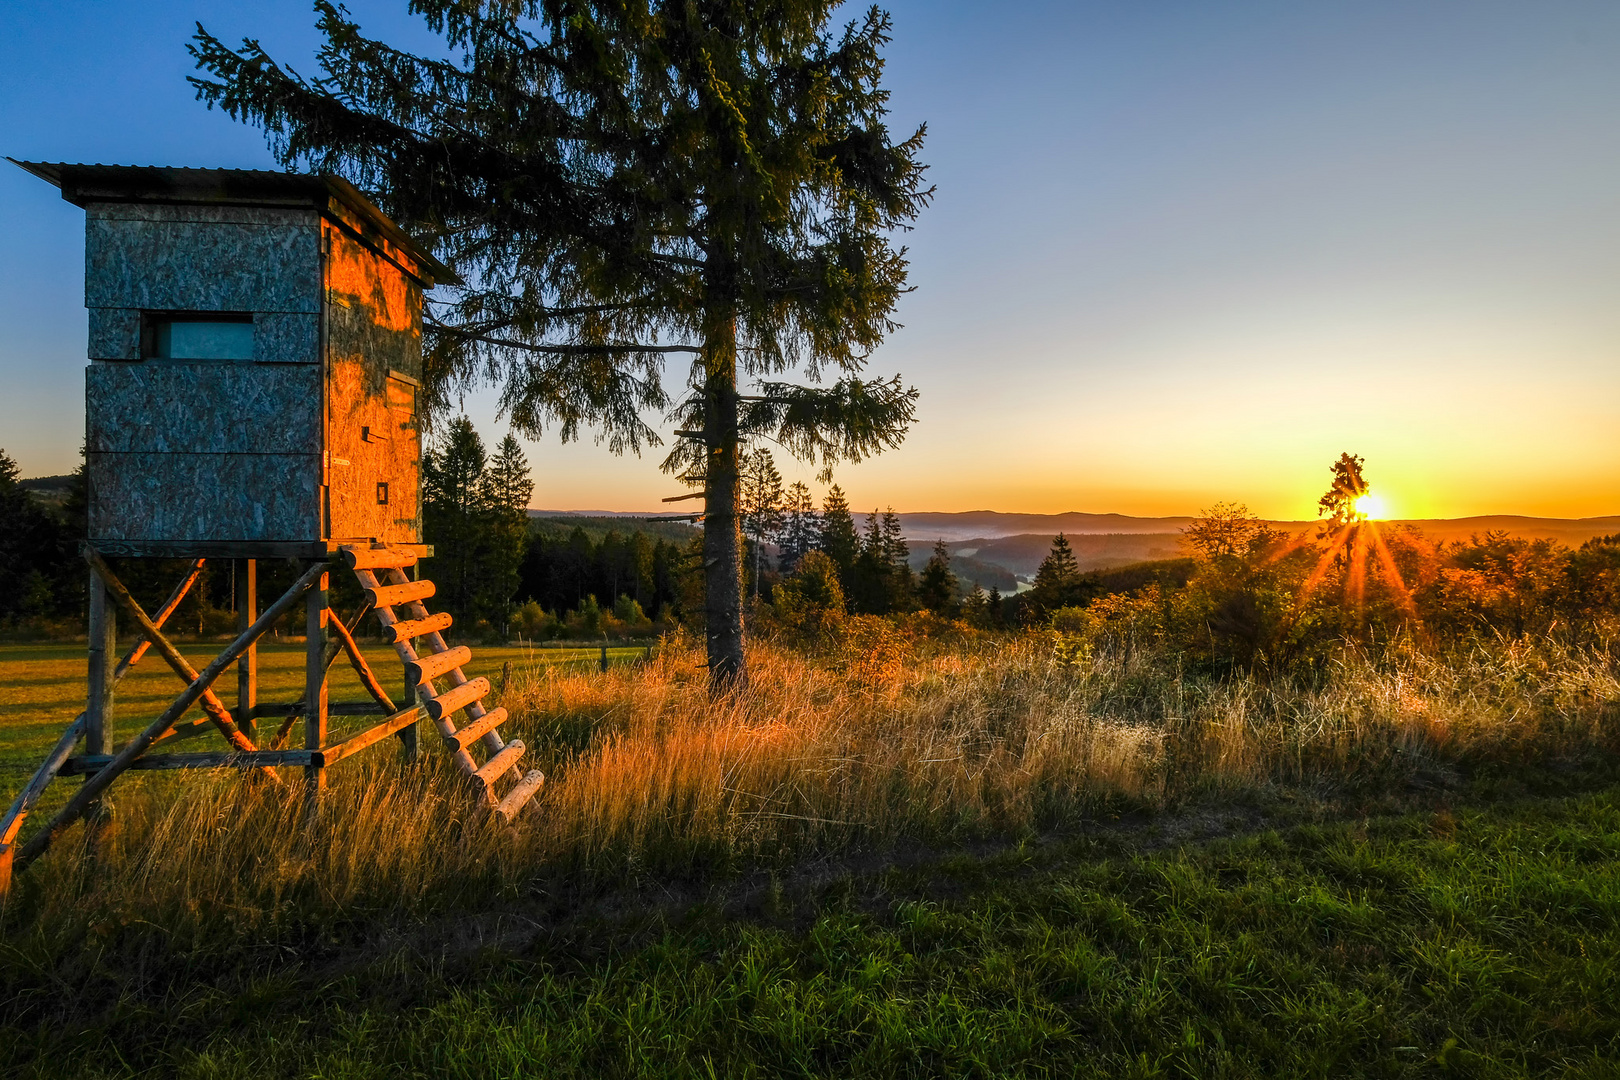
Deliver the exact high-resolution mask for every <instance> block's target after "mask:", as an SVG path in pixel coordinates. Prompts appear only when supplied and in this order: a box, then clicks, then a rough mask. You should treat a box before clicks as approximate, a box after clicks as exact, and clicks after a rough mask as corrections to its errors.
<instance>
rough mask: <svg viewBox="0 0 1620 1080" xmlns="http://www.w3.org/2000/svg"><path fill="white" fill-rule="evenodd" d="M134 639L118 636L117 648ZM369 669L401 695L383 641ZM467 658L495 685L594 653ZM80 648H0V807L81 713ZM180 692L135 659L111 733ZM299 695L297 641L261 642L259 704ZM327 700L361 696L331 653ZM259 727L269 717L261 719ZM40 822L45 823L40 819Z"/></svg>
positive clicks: (228, 699)
mask: <svg viewBox="0 0 1620 1080" xmlns="http://www.w3.org/2000/svg"><path fill="white" fill-rule="evenodd" d="M132 644H133V642H132V641H129V640H125V641H121V642H119V646H120V653H119V655H120V656H122V655H123V650H127V649H128V648H129V647H130V645H132ZM225 645H226V643H225V642H203V643H200V644H198V643H192V644H180V645H178V646H177V647H178V648H179V649H180V652H181V654H182V655H184V656H185V658H186V659H187V660H188V661H189V662H190V663H191V665H192V667H194V668H197V669H199V670H201V669H202V668H203V667H205V666H206V665H207V664H208V662H209V661H210V660H212V659H213V658H214V657H215V656H216V655H218V654H219V652H220V651H221V650H222V649H224V648H225ZM360 647H361V651H362V652H363V653H365V655H366V658H367V660H368V662H370V664H371V666H372V670H374V671H375V672H377V677H378V678H379V679H380V680H382V683H383V687H384V688H385V689H387V690H388V691H389V693H390V694H394V693H396V692H397V693H400V694H401V695H403V690H404V675H403V671H402V669H401V667H400V664H399V661H398V660H397V659H396V658H395V656H394V650H393V649H392V648H391V647H389V646H387V645H377V644H368V643H367V642H365V641H362V642H361V643H360ZM472 650H473V660H472V663H471V664H469V665H467V668H466V671H467V674H468V675H470V676H472V677H475V678H476V677H477V676H480V675H483V676H486V677H487V678H488V679H489V680H490V682H491V683H498V682H499V681H500V675H501V669H502V667H503V665H505V664H506V663H507V662H508V661H510V662H511V663H512V665H513V667H514V668H519V669H527V668H539V667H543V666H559V667H564V668H569V669H572V670H591V669H593V668H594V667H595V666H596V665H597V664H598V663H599V662H600V655H601V654H600V651H599V650H598V649H593V648H560V649H550V648H540V649H529V648H527V647H522V648H515V647H490V646H480V645H476V644H475V645H473V646H472ZM643 651H644V650H643V648H642V647H639V646H638V647H633V648H610V649H609V650H608V659H609V663H616V664H622V663H627V662H629V661H631V660H634V659H635V658H636V657H638V656H641V655H642V653H643ZM85 664H86V660H85V648H84V645H82V644H78V645H71V644H60V645H59V644H45V645H32V644H29V645H17V644H0V806H4V805H9V804H10V802H11V799H12V798H13V797H14V796H15V795H16V793H17V791H18V790H19V789H20V788H21V787H22V786H23V784H25V783H26V782H27V781H28V777H29V776H31V775H32V774H33V772H34V770H35V769H37V768H38V767H39V763H40V761H41V760H42V759H43V758H44V756H45V753H46V751H47V750H48V749H49V748H50V747H51V745H52V744H54V743H55V742H56V740H57V739H58V738H59V737H61V734H62V732H63V730H64V729H65V728H66V727H67V726H68V724H70V723H72V722H73V718H74V717H75V716H77V715H79V713H80V712H81V711H83V709H84V694H85ZM214 686H215V690H216V691H217V692H218V693H219V695H220V698H221V699H222V700H223V701H224V702H225V703H226V705H231V704H234V703H235V700H236V697H235V694H236V675H235V672H234V669H233V670H230V671H227V672H225V674H224V675H223V676H221V677H220V680H219V682H217V683H215V684H214ZM183 689H185V687H184V685H183V684H182V683H181V682H180V680H179V677H178V676H176V675H175V674H174V673H173V672H172V671H171V670H169V667H168V665H166V664H165V663H164V662H163V658H162V657H160V656H158V655H157V653H156V652H154V651H151V650H148V651H147V654H146V656H145V657H143V658H142V660H141V662H140V663H139V664H137V665H136V666H135V667H134V668H132V669H131V670H130V672H129V674H128V675H126V676H125V677H124V679H123V681H122V682H120V683H119V684H118V690H117V698H116V702H115V706H114V708H115V716H114V729H113V730H114V739H115V740H122V739H127V738H129V737H130V736H131V735H133V734H135V733H136V732H137V731H139V730H141V729H142V728H144V727H145V726H146V725H147V724H149V723H151V722H152V721H153V720H155V719H156V718H157V716H158V714H159V713H161V712H162V711H163V710H164V708H166V707H167V706H168V705H169V703H170V702H172V701H173V700H174V699H175V698H176V697H178V696H179V695H180V691H181V690H183ZM303 693H304V646H303V644H302V643H301V642H300V643H297V644H284V645H283V644H266V645H262V646H260V649H259V701H260V702H262V703H273V702H287V701H296V700H298V699H300V698H301V697H303ZM331 698H332V700H333V701H367V700H369V698H367V696H366V692H365V690H364V689H362V688H361V686H360V680H359V679H358V678H357V677H356V676H355V674H354V669H353V668H351V667H350V666H349V664H348V663H347V662H346V661H345V660H344V658H342V657H339V658H338V661H337V662H336V663H335V664H333V665H332V676H331ZM202 715H203V713H202V709H201V707H198V708H194V709H192V710H191V712H189V713H188V714H187V716H188V717H193V718H195V717H200V716H202ZM368 722H370V721H368V718H366V717H334V718H333V720H332V727H331V731H332V738H333V739H336V738H339V737H341V736H342V735H343V734H344V733H345V732H347V731H350V730H358V729H360V728H362V727H364V726H365V725H366V724H367V723H368ZM260 723H261V724H265V723H274V721H260ZM224 745H225V744H224V740H223V739H219V738H217V737H214V736H211V735H204V736H202V737H199V738H198V739H196V740H194V741H193V742H192V743H191V744H189V745H187V746H186V747H184V749H197V750H204V749H223V748H224ZM173 780H174V778H173V777H157V776H152V775H133V776H130V777H126V778H125V779H124V780H121V781H120V782H119V785H120V787H121V788H123V787H125V786H126V785H129V784H132V783H133V784H141V783H169V782H173ZM67 786H68V785H67V784H66V783H57V784H54V785H52V787H51V789H49V790H48V791H47V793H46V797H45V798H44V799H43V800H42V801H41V802H40V804H39V806H38V807H37V808H36V811H35V813H36V815H44V814H49V813H50V812H52V811H53V810H54V809H55V808H56V806H57V805H59V804H60V803H61V802H62V801H63V800H65V799H66V798H67V795H66V793H65V792H66V788H67ZM39 820H43V817H41V818H40V819H39Z"/></svg>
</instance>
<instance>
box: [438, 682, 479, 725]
mask: <svg viewBox="0 0 1620 1080" xmlns="http://www.w3.org/2000/svg"><path fill="white" fill-rule="evenodd" d="M487 693H489V680H488V679H486V678H483V677H482V676H480V677H479V678H476V679H474V680H473V681H472V682H469V683H463V684H462V685H460V686H457V687H454V688H453V689H450V690H446V691H445V692H444V693H442V694H440V695H439V696H438V697H435V698H433V699H432V700H431V701H429V702H428V703H427V711H428V716H430V717H432V718H433V719H435V720H443V719H444V718H445V717H447V716H449V715H450V714H451V713H453V712H455V711H456V710H457V709H464V708H466V707H467V706H468V705H471V704H472V703H473V702H475V701H477V700H479V699H480V698H482V697H483V696H484V695H485V694H487Z"/></svg>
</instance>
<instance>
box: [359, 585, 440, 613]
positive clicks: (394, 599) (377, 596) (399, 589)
mask: <svg viewBox="0 0 1620 1080" xmlns="http://www.w3.org/2000/svg"><path fill="white" fill-rule="evenodd" d="M433 593H434V588H433V582H431V581H426V580H424V581H407V582H405V583H404V584H402V585H378V586H375V587H374V588H370V589H367V590H366V597H367V598H368V599H369V600H370V601H371V606H372V607H379V608H385V607H397V606H398V605H400V604H408V603H410V602H411V601H412V600H426V599H427V598H428V597H430V596H432V595H433Z"/></svg>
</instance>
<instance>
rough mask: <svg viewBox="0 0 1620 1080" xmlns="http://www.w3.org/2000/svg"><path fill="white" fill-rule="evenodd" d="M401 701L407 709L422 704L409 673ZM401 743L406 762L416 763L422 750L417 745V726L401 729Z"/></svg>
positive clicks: (406, 676)
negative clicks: (418, 699)
mask: <svg viewBox="0 0 1620 1080" xmlns="http://www.w3.org/2000/svg"><path fill="white" fill-rule="evenodd" d="M401 700H402V701H404V702H405V707H406V708H409V707H410V706H412V705H417V704H420V702H418V701H417V699H416V684H415V683H414V682H412V681H411V676H410V673H409V672H407V673H406V675H405V696H404V697H403V698H402V699H401ZM399 743H400V746H401V747H402V748H403V749H404V752H405V760H406V761H412V762H414V761H415V760H417V754H418V752H419V749H420V748H419V747H418V746H417V743H416V725H415V724H412V725H411V726H410V727H408V728H402V729H400V732H399Z"/></svg>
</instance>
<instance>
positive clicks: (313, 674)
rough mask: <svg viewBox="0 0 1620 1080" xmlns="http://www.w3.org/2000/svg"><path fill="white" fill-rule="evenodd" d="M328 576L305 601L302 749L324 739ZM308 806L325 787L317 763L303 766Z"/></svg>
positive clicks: (316, 745) (312, 747)
mask: <svg viewBox="0 0 1620 1080" xmlns="http://www.w3.org/2000/svg"><path fill="white" fill-rule="evenodd" d="M330 582H331V575H329V574H322V575H321V576H320V580H318V581H317V582H316V583H315V587H314V588H313V589H311V590H310V591H309V596H308V598H307V599H306V601H305V603H304V613H305V618H304V634H305V647H304V748H305V749H306V750H319V749H321V747H322V745H323V744H324V743H325V742H326V707H327V687H326V620H327V606H326V590H327V587H328V586H329V584H330ZM304 780H305V791H306V792H307V796H308V799H309V807H310V809H311V810H313V809H314V806H315V802H316V800H317V799H318V798H319V797H320V794H321V792H322V791H323V790H325V788H326V771H325V769H324V768H322V766H320V765H319V764H310V765H307V766H305V768H304Z"/></svg>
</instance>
